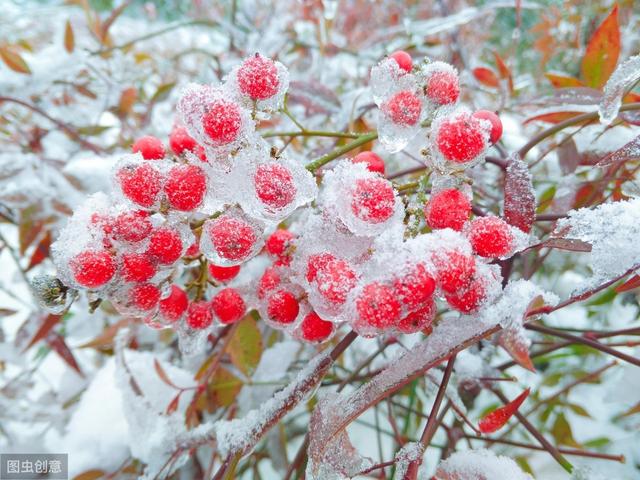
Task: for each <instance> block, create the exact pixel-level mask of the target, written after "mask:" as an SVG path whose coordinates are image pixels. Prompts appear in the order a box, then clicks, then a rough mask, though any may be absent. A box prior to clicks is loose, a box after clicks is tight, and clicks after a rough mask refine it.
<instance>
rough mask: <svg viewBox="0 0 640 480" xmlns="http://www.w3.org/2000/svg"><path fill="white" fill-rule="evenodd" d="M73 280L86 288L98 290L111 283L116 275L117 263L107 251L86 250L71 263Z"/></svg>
mask: <svg viewBox="0 0 640 480" xmlns="http://www.w3.org/2000/svg"><path fill="white" fill-rule="evenodd" d="M69 267H70V268H71V273H72V274H73V278H74V279H75V281H76V282H78V284H79V285H82V286H83V287H86V288H98V287H101V286H103V285H104V284H106V283H107V282H109V280H111V279H112V278H113V276H114V275H115V273H116V262H115V260H114V259H113V256H112V255H111V254H110V253H109V252H107V251H105V250H97V251H94V250H85V251H83V252H80V253H79V254H77V255H76V256H75V257H73V258H72V259H71V260H70V262H69Z"/></svg>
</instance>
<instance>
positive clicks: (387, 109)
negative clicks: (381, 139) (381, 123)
mask: <svg viewBox="0 0 640 480" xmlns="http://www.w3.org/2000/svg"><path fill="white" fill-rule="evenodd" d="M381 111H382V112H383V113H384V114H385V115H386V116H387V117H388V118H389V119H390V120H391V121H392V122H393V123H395V124H396V125H400V126H402V127H412V126H414V125H415V124H416V123H418V121H419V120H420V114H421V113H422V100H421V99H420V97H419V96H418V95H417V94H415V93H414V92H412V91H409V90H403V91H402V92H398V93H396V94H395V95H393V96H392V97H391V98H389V99H388V100H387V101H386V102H385V103H383V104H382V106H381Z"/></svg>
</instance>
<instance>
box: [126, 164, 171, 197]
mask: <svg viewBox="0 0 640 480" xmlns="http://www.w3.org/2000/svg"><path fill="white" fill-rule="evenodd" d="M116 177H117V179H118V182H119V183H120V188H121V189H122V193H123V194H124V196H125V197H127V198H128V199H129V200H131V201H132V202H134V203H137V204H138V205H140V206H142V207H151V206H152V205H153V204H154V203H156V201H157V200H158V194H159V193H160V191H161V190H162V180H163V179H162V174H161V173H160V172H159V171H158V170H156V169H155V168H154V167H153V166H152V165H151V164H150V163H143V164H135V165H126V166H124V167H123V168H121V169H120V170H118V173H117V174H116Z"/></svg>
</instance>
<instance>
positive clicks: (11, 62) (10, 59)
mask: <svg viewBox="0 0 640 480" xmlns="http://www.w3.org/2000/svg"><path fill="white" fill-rule="evenodd" d="M0 58H1V59H2V61H3V62H4V63H5V65H6V66H7V67H9V68H10V69H11V70H13V71H14V72H18V73H24V74H26V75H30V74H31V69H30V68H29V65H27V62H25V61H24V59H23V58H22V57H21V56H20V54H19V53H17V52H16V51H15V49H13V48H12V47H9V46H7V45H3V46H0Z"/></svg>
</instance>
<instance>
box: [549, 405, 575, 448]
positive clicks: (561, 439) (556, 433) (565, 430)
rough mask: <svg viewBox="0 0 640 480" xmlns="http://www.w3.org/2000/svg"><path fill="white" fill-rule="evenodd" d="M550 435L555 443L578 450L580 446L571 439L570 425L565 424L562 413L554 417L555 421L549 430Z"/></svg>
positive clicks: (565, 420)
mask: <svg viewBox="0 0 640 480" xmlns="http://www.w3.org/2000/svg"><path fill="white" fill-rule="evenodd" d="M551 434H552V435H553V438H555V440H556V442H557V443H559V444H561V445H567V446H569V447H576V448H579V447H580V444H579V443H578V442H576V440H575V439H574V438H573V432H572V431H571V425H569V422H567V419H566V418H565V416H564V414H563V413H560V414H559V415H558V416H557V417H556V421H555V422H554V424H553V427H552V428H551Z"/></svg>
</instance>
